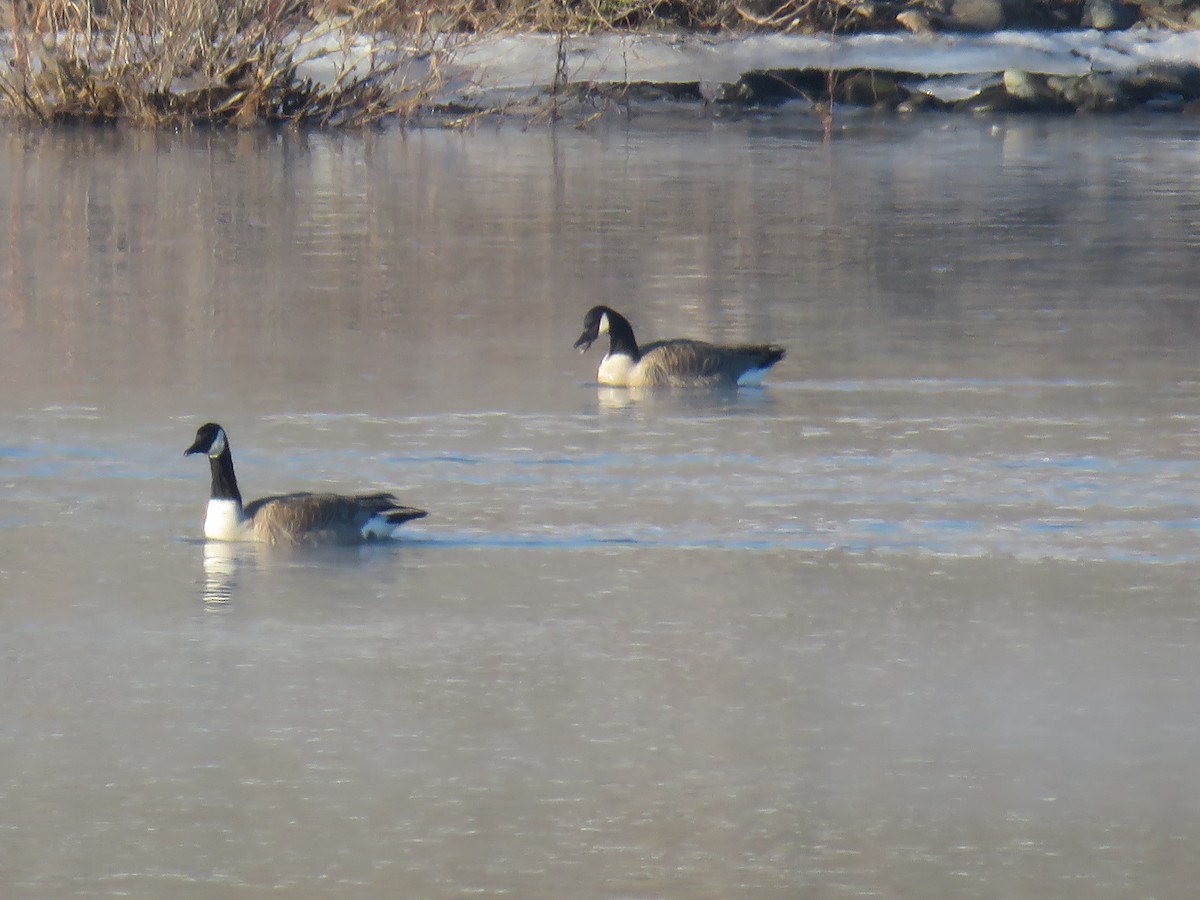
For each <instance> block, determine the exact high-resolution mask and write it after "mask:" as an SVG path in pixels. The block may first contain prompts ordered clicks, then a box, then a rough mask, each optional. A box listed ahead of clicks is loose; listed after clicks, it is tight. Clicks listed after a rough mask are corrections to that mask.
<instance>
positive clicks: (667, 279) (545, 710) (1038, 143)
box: [0, 118, 1200, 900]
mask: <svg viewBox="0 0 1200 900" xmlns="http://www.w3.org/2000/svg"><path fill="white" fill-rule="evenodd" d="M1198 163H1200V123H1195V122H1189V123H1180V122H1178V121H1174V120H1171V119H1166V118H1162V119H1156V120H1152V121H1139V120H1136V119H1116V120H1104V121H1088V120H1079V121H1073V120H1065V119H1055V120H1021V121H1005V120H997V121H979V122H972V121H967V120H964V119H961V118H956V119H954V120H953V121H951V120H941V119H938V118H925V119H921V120H919V121H917V122H913V123H902V122H893V121H889V122H886V123H872V122H870V121H862V122H850V123H848V127H847V128H846V129H845V130H844V131H843V132H841V133H839V135H838V137H837V139H836V140H835V141H834V142H833V143H832V144H831V145H828V146H826V145H822V144H821V142H820V141H819V139H818V134H817V131H816V130H815V127H814V129H812V130H808V131H792V132H788V131H785V130H782V129H781V128H780V127H778V126H775V125H772V124H771V123H769V122H755V121H747V122H741V123H719V124H712V123H701V122H696V123H690V124H689V123H675V124H673V125H672V126H671V127H670V129H668V130H667V131H665V132H664V131H658V132H655V131H651V130H644V129H641V128H638V127H635V128H634V129H633V130H632V131H629V132H617V131H606V132H602V133H599V134H583V133H578V132H574V131H569V132H561V133H558V134H553V133H550V132H547V131H541V130H532V131H529V132H526V133H522V132H520V131H518V130H515V129H513V130H501V131H498V132H496V131H488V130H482V131H479V132H477V133H473V134H469V135H458V134H450V133H443V132H438V131H424V132H414V133H410V134H408V135H400V134H394V133H388V134H368V135H352V136H324V135H314V136H299V135H294V134H279V135H268V134H262V133H247V134H206V133H203V132H198V133H193V134H187V135H153V134H132V133H125V132H121V131H109V132H76V131H65V130H64V131H59V132H55V133H52V134H42V133H37V132H29V133H20V132H13V133H8V134H5V135H3V137H2V139H0V170H2V171H3V172H5V175H6V177H5V179H4V181H3V183H0V212H2V213H3V227H4V231H5V234H4V238H3V240H0V277H2V278H3V284H2V287H0V325H2V328H0V380H2V382H3V384H4V389H3V391H2V392H0V413H2V415H0V484H2V487H3V494H4V500H3V503H2V504H0V622H2V624H3V627H2V628H0V677H2V685H3V688H2V691H0V876H2V878H3V882H4V885H5V887H4V890H3V893H4V896H5V897H6V898H8V897H13V898H39V900H40V898H54V900H58V898H67V897H85V896H86V897H104V896H122V897H134V898H155V900H162V898H168V900H173V898H218V897H219V898H228V897H238V898H243V897H245V898H253V897H268V896H270V897H280V896H283V897H287V898H289V900H294V898H310V897H339V898H376V897H380V898H382V897H431V898H442V897H463V896H474V895H484V896H511V897H520V898H563V897H578V898H593V897H594V898H610V897H623V898H632V897H638V898H643V897H644V898H654V897H667V898H713V900H720V898H740V897H745V898H751V897H752V898H822V900H823V898H849V897H877V898H923V900H927V898H997V900H1000V898H1005V900H1011V898H1050V897H1053V898H1089V900H1093V898H1113V900H1117V898H1120V900H1128V898H1133V897H1138V898H1187V897H1192V896H1194V891H1195V885H1196V884H1197V883H1200V856H1198V855H1197V853H1196V847H1197V846H1198V845H1200V692H1198V691H1197V689H1196V685H1197V683H1198V682H1200V596H1198V593H1197V587H1196V584H1197V576H1198V575H1200V551H1198V543H1200V541H1198V537H1200V515H1198V501H1200V488H1198V487H1197V485H1198V484H1200V434H1198V430H1197V429H1198V426H1200V390H1198V388H1200V376H1198V374H1197V367H1196V366H1197V362H1196V361H1197V358H1198V354H1197V351H1198V349H1200V347H1198V344H1200V305H1198V304H1197V297H1196V294H1195V291H1196V285H1197V284H1198V283H1200V181H1198V180H1197V179H1196V174H1195V173H1196V169H1197V165H1198ZM600 302H604V303H609V304H611V305H612V306H614V307H616V308H617V309H619V310H622V311H624V312H626V313H627V314H628V315H629V316H630V317H631V318H632V320H633V322H634V325H635V327H636V328H637V329H638V331H639V335H640V336H641V337H643V338H646V339H650V338H655V337H670V336H680V335H686V336H694V337H705V338H709V339H714V340H719V341H742V340H773V341H776V342H779V343H783V344H785V345H786V346H787V347H788V348H789V355H788V357H787V359H786V360H784V362H783V363H781V364H780V365H779V366H778V367H777V368H776V370H775V371H774V372H773V373H772V375H771V377H770V378H768V381H767V385H766V387H764V388H762V389H758V390H743V391H741V392H738V393H716V394H696V393H687V392H677V393H668V394H649V395H646V394H637V393H633V392H629V391H620V390H610V389H600V388H597V386H596V385H595V383H594V376H595V370H596V367H597V365H598V364H599V360H600V356H601V351H600V348H593V351H592V352H591V353H590V354H588V355H586V356H579V355H578V354H576V353H574V352H573V351H572V349H571V343H572V342H573V340H574V339H575V337H576V336H577V335H578V333H579V330H580V328H581V324H582V317H583V313H584V312H585V311H586V309H587V308H588V307H590V306H592V305H593V304H595V303H600ZM210 419H215V420H217V421H219V422H221V423H222V424H224V425H225V426H226V428H227V429H228V431H229V433H230V437H231V444H232V447H233V451H234V457H235V460H236V462H237V465H238V472H239V475H240V477H241V482H242V487H243V490H244V492H245V493H246V494H247V495H248V496H249V497H253V496H259V495H261V494H263V493H268V492H273V491H279V490H288V489H297V488H303V487H316V488H332V489H338V490H358V489H362V490H365V489H371V488H384V487H391V488H396V489H398V490H399V491H400V492H401V495H402V497H403V499H404V500H405V501H407V502H409V503H411V504H414V505H418V506H422V507H425V508H427V509H429V510H430V511H431V515H430V517H429V518H428V519H426V520H423V521H421V522H418V523H415V524H413V525H411V526H407V527H406V529H405V532H406V538H405V540H403V541H402V542H398V543H396V544H395V545H390V546H382V547H371V548H368V549H366V550H338V551H334V550H328V551H322V552H312V553H285V552H268V551H266V550H263V549H256V548H255V547H252V546H236V547H220V546H209V547H206V546H205V544H204V542H203V541H201V540H200V539H199V534H200V524H201V520H202V517H203V507H204V503H205V500H206V497H207V488H208V473H207V466H206V465H205V464H204V461H203V460H198V459H197V458H195V457H189V458H186V459H185V458H183V456H182V452H183V450H184V448H185V447H186V446H187V445H188V444H189V443H190V442H191V439H192V435H193V433H194V431H195V428H196V427H197V426H198V425H199V424H200V423H202V422H204V421H207V420H210Z"/></svg>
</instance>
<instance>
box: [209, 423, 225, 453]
mask: <svg viewBox="0 0 1200 900" xmlns="http://www.w3.org/2000/svg"><path fill="white" fill-rule="evenodd" d="M224 452H225V432H224V431H222V430H221V429H218V430H217V436H216V437H215V438H213V442H212V446H211V447H209V448H208V455H209V457H211V458H213V459H215V458H216V457H218V456H220V455H221V454H222V453H224Z"/></svg>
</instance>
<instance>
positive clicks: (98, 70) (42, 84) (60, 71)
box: [0, 0, 436, 126]
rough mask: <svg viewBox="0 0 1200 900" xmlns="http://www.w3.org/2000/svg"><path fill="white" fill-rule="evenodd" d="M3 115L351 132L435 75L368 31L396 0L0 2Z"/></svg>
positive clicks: (393, 42) (412, 101)
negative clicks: (5, 37)
mask: <svg viewBox="0 0 1200 900" xmlns="http://www.w3.org/2000/svg"><path fill="white" fill-rule="evenodd" d="M0 2H3V3H4V5H6V6H7V7H8V10H7V12H8V16H7V21H3V22H2V23H0V24H3V25H4V26H6V31H7V32H8V34H9V35H10V36H11V37H10V40H11V45H10V48H9V50H10V53H9V58H8V60H6V62H7V65H4V64H3V63H2V62H0V114H6V115H8V116H10V117H16V118H21V119H27V120H33V121H37V122H42V123H57V122H75V123H130V124H134V125H147V126H155V125H164V124H199V125H205V124H207V125H215V124H232V125H251V124H259V123H276V124H281V123H295V124H305V125H337V126H355V125H365V124H370V123H372V122H377V121H379V120H381V119H383V118H385V117H391V116H399V117H404V116H406V115H411V114H413V112H414V110H415V109H416V107H417V105H418V104H419V103H420V98H421V97H422V96H423V94H424V93H425V92H426V91H427V89H428V88H429V87H430V85H431V84H432V81H433V80H434V79H436V65H430V64H429V62H428V59H426V60H425V63H424V65H422V66H421V67H420V69H419V72H418V74H417V75H416V76H415V77H412V78H409V77H406V75H407V67H408V66H409V65H410V64H411V62H412V60H413V59H414V58H419V57H420V56H421V54H420V50H421V48H420V47H418V46H416V45H414V44H413V43H412V40H411V39H419V38H420V31H419V29H418V30H415V31H410V32H409V36H410V40H409V42H408V43H405V44H403V45H402V44H401V43H400V40H401V39H400V38H399V36H397V37H395V38H387V37H382V38H380V37H375V38H373V39H372V40H370V41H367V40H366V39H365V37H364V35H366V34H367V33H369V32H370V31H371V30H372V29H373V26H374V24H375V23H376V22H378V21H379V20H380V17H381V16H382V14H383V13H385V12H386V13H387V15H388V16H390V17H392V18H393V19H395V12H394V9H395V7H394V3H391V2H389V0H367V3H366V5H363V6H358V7H353V8H347V9H346V10H344V11H343V10H337V9H330V8H327V7H322V8H319V9H318V8H316V7H314V6H313V5H312V4H311V3H308V2H302V0H234V2H232V3H230V2H227V0H38V2H36V4H31V3H30V2H28V0H0Z"/></svg>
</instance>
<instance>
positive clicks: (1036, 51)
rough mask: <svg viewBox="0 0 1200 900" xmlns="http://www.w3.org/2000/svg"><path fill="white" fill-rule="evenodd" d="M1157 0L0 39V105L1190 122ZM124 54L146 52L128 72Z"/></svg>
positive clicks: (304, 112) (209, 115)
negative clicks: (470, 26) (1122, 116)
mask: <svg viewBox="0 0 1200 900" xmlns="http://www.w3.org/2000/svg"><path fill="white" fill-rule="evenodd" d="M1155 2H1156V0H1147V2H1145V3H1143V4H1140V5H1138V6H1137V7H1133V6H1130V5H1128V4H1126V3H1124V2H1122V0H1085V2H1084V3H1082V4H1065V3H1055V4H1043V3H1039V2H1037V0H917V2H912V0H909V2H905V3H903V4H901V3H899V2H892V0H835V3H836V5H838V6H839V8H841V7H844V8H845V11H846V14H847V16H848V17H849V18H848V19H847V20H846V22H847V24H846V25H845V27H844V29H843V30H835V31H833V32H830V31H825V32H821V33H806V34H794V33H790V28H789V27H780V28H775V29H774V30H756V31H754V32H751V33H740V32H734V31H728V30H726V31H721V32H719V33H716V34H708V33H702V32H697V31H672V32H667V31H661V30H659V31H653V32H635V31H625V30H617V29H610V30H607V31H598V32H590V33H583V34H577V33H572V32H569V31H567V30H565V29H563V30H560V31H558V32H554V33H547V32H545V31H521V32H488V33H485V34H468V33H462V32H458V31H436V30H434V31H429V30H426V31H423V32H421V35H420V36H419V37H417V38H412V39H402V38H399V37H396V36H388V35H382V34H375V33H372V32H365V31H364V30H363V23H362V22H361V21H360V20H359V19H356V18H355V17H354V16H351V15H329V16H322V17H320V19H319V21H313V19H311V18H308V19H305V20H304V21H303V22H294V23H293V22H289V23H285V24H282V25H280V26H279V28H278V29H277V30H275V31H270V30H269V29H267V28H266V26H265V25H264V24H262V23H257V24H256V25H255V26H254V27H255V28H257V29H258V30H257V31H254V30H253V29H251V30H250V31H248V32H243V31H236V30H235V31H232V32H230V34H229V35H228V36H227V39H226V40H225V41H224V42H223V43H221V45H220V46H219V47H217V46H214V47H211V48H208V50H207V52H208V53H209V55H210V57H211V58H208V59H206V60H205V62H204V64H203V65H201V64H199V63H196V62H190V63H187V64H182V63H179V60H180V59H189V60H190V59H191V57H190V56H187V55H186V54H183V50H181V49H179V48H174V47H172V46H168V45H167V44H166V43H164V40H165V38H166V37H168V36H169V35H168V34H166V33H164V35H163V38H164V40H160V41H159V42H157V43H156V42H153V41H149V42H145V43H144V44H140V43H139V44H136V45H133V44H130V43H129V41H128V40H126V41H125V42H124V43H123V44H120V43H118V42H117V39H116V38H115V37H113V36H112V35H110V34H109V33H108V32H106V31H103V30H95V29H90V30H89V29H84V30H76V31H70V30H67V31H63V32H58V33H46V34H30V33H26V32H22V31H12V30H10V31H8V32H0V44H7V47H6V48H4V49H5V50H6V51H7V52H0V107H3V109H4V112H5V114H7V115H10V116H13V117H16V118H24V119H26V120H32V121H37V122H40V123H42V124H53V123H64V124H78V123H91V124H119V123H130V124H135V125H143V126H152V127H162V126H172V127H178V126H179V125H233V126H236V127H250V126H254V125H263V124H265V125H297V126H316V127H331V128H337V127H361V126H364V125H372V124H383V123H387V122H397V121H399V122H402V123H406V124H420V123H422V122H429V123H431V124H442V125H446V124H448V125H453V126H465V125H469V124H470V123H472V122H474V121H477V120H478V119H480V118H483V117H514V118H518V119H522V120H524V121H527V122H531V123H542V122H548V121H561V120H566V121H569V122H573V123H575V124H588V123H591V122H594V121H597V120H600V119H603V118H605V117H615V116H626V117H630V116H632V115H635V114H637V115H655V114H657V115H663V114H667V113H671V112H675V113H680V112H682V113H684V114H688V115H698V116H721V115H738V114H745V113H757V114H771V115H785V114H788V113H793V112H799V113H801V114H806V115H813V114H815V115H818V116H820V117H821V118H822V119H823V120H824V121H825V122H826V127H828V122H829V121H830V119H831V118H832V117H833V115H834V114H835V111H837V112H839V113H840V112H842V111H849V110H868V111H876V112H882V113H888V114H905V113H916V112H926V111H940V112H967V113H1016V114H1020V113H1056V114H1064V113H1068V114H1073V113H1121V112H1126V111H1131V110H1146V111H1151V112H1155V113H1160V114H1191V113H1198V112H1200V0H1157V2H1158V3H1159V4H1160V5H1157V6H1156V5H1154V4H1155ZM1171 3H1175V4H1176V5H1175V6H1170V4H1171ZM738 9H739V10H741V7H738ZM1064 17H1065V18H1064ZM774 24H778V23H774ZM268 32H269V35H268ZM256 35H257V37H256ZM268 37H269V39H268ZM189 46H190V45H189ZM131 48H133V49H136V50H138V51H139V52H141V50H142V48H149V49H148V51H146V52H147V53H148V54H149V55H148V56H146V58H140V57H139V58H136V59H134V60H133V61H130V60H129V59H128V58H127V56H128V54H129V53H130V52H131ZM183 49H184V50H186V49H187V48H186V47H184V48H183ZM193 49H194V48H193ZM188 52H189V53H190V52H192V51H191V50H189V51H188Z"/></svg>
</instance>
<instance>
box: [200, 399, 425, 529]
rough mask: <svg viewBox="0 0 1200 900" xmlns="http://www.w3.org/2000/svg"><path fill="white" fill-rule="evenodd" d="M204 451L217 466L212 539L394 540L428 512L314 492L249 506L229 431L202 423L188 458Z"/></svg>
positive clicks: (382, 498)
mask: <svg viewBox="0 0 1200 900" xmlns="http://www.w3.org/2000/svg"><path fill="white" fill-rule="evenodd" d="M192 453H204V454H207V456H208V464H209V468H210V469H211V470H212V493H211V496H210V497H209V500H208V512H207V513H206V514H205V517H204V536H205V537H206V538H208V539H209V540H210V541H262V542H264V543H268V544H360V543H364V542H366V541H373V540H382V539H386V538H390V537H391V536H392V532H393V531H395V530H396V529H397V528H399V527H400V526H401V525H403V524H404V523H405V522H408V521H411V520H412V519H420V518H423V517H424V516H426V515H428V513H426V512H425V510H423V509H416V508H414V507H411V506H402V505H400V503H399V502H398V501H397V500H396V497H395V496H394V495H393V494H390V493H377V494H354V495H346V494H313V493H308V492H304V491H302V492H299V493H295V494H279V495H276V496H273V497H263V498H262V499H260V500H255V501H254V502H253V503H249V504H247V505H245V506H243V505H242V494H241V491H239V490H238V483H237V476H236V475H234V473H233V455H232V454H231V453H230V452H229V438H228V437H227V436H226V434H225V429H224V428H222V427H221V426H220V425H218V424H216V423H215V422H209V423H207V424H205V425H201V426H200V428H199V429H198V430H197V431H196V440H195V441H194V442H193V443H192V445H191V446H190V447H188V448H187V449H186V450H184V451H183V455H184V456H188V455H189V454H192Z"/></svg>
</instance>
